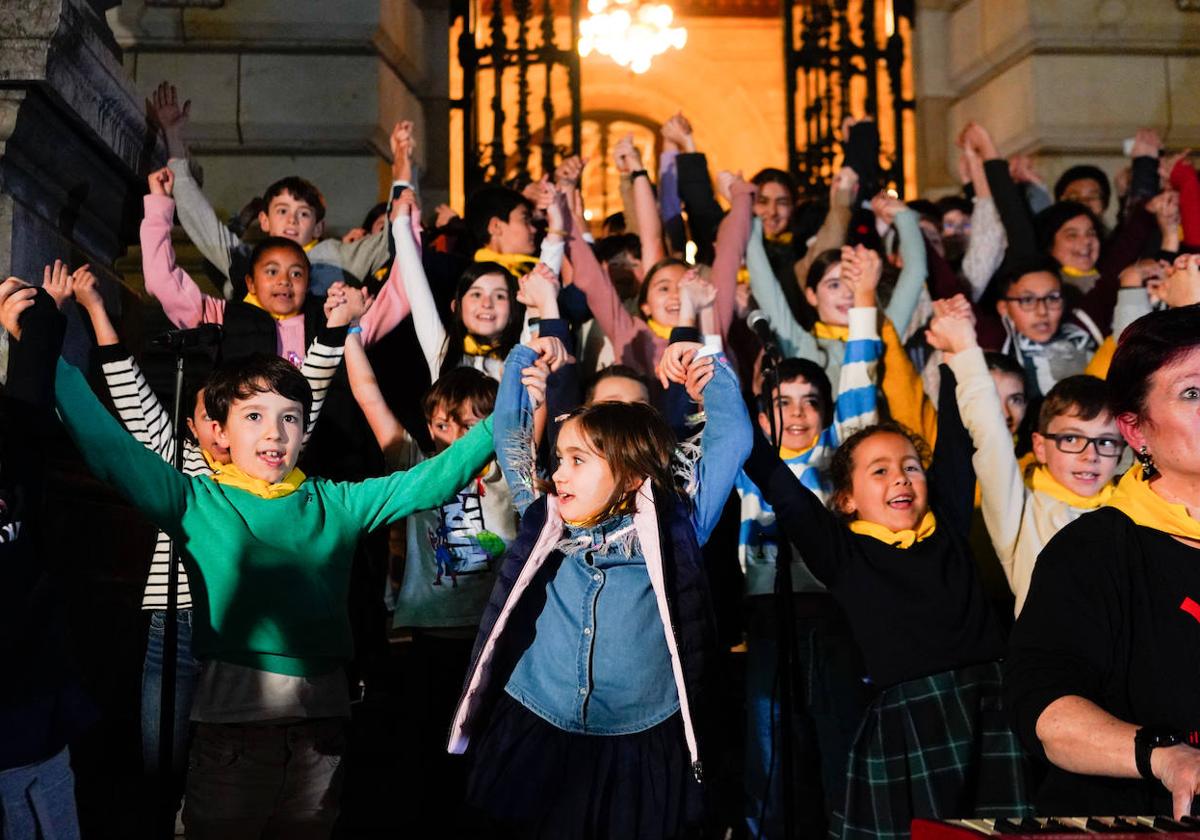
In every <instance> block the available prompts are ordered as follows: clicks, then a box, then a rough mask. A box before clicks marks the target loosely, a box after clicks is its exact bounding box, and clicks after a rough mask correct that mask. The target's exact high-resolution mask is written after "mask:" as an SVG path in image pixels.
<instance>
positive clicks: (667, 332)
mask: <svg viewBox="0 0 1200 840" xmlns="http://www.w3.org/2000/svg"><path fill="white" fill-rule="evenodd" d="M646 326H648V327H649V328H650V331H651V332H653V333H654V334H655V335H656V336H658V337H659V338H662V339H667V340H670V338H671V330H672V329H674V328H673V327H668V326H667V325H666V324H660V323H659V322H658V321H655V320H654V319H653V318H647V319H646Z"/></svg>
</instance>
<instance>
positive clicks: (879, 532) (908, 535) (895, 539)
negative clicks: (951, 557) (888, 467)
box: [850, 511, 1200, 548]
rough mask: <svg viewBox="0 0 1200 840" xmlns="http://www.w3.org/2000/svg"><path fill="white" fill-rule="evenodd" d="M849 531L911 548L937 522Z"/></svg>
mask: <svg viewBox="0 0 1200 840" xmlns="http://www.w3.org/2000/svg"><path fill="white" fill-rule="evenodd" d="M1197 525H1200V523H1197ZM850 530H851V531H853V532H854V533H856V534H862V535H863V536H866V537H874V538H875V539H877V540H879V541H880V542H885V543H887V544H888V545H890V546H891V547H892V548H912V547H913V545H914V544H916V543H919V542H921V540H923V539H925V538H926V537H929V536H932V535H933V532H934V531H935V530H937V520H936V519H934V518H933V511H927V512H926V513H925V516H924V518H922V519H921V522H920V524H919V525H917V529H916V530H915V531H910V530H904V531H891V530H888V529H887V528H885V527H884V526H882V525H879V524H876V523H874V522H867V521H865V520H862V519H855V520H854V521H853V522H851V523H850Z"/></svg>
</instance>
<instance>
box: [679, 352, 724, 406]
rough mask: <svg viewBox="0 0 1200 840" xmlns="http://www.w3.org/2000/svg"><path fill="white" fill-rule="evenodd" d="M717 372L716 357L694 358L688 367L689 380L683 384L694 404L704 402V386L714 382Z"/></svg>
mask: <svg viewBox="0 0 1200 840" xmlns="http://www.w3.org/2000/svg"><path fill="white" fill-rule="evenodd" d="M715 370H716V357H715V356H701V357H699V358H697V357H695V356H693V357H692V360H691V361H690V362H689V363H688V367H687V378H686V379H685V380H684V382H683V389H684V390H685V391H687V395H688V396H689V397H691V399H692V402H694V403H701V404H702V403H703V402H704V386H705V385H707V384H708V383H709V382H710V381H711V380H712V378H713V373H714V372H715Z"/></svg>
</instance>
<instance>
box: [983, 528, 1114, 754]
mask: <svg viewBox="0 0 1200 840" xmlns="http://www.w3.org/2000/svg"><path fill="white" fill-rule="evenodd" d="M1120 516H1122V514H1119V513H1116V512H1115V511H1107V510H1102V511H1099V512H1097V513H1089V514H1085V515H1084V516H1082V517H1080V518H1079V519H1077V520H1075V521H1074V522H1072V523H1071V524H1070V525H1068V526H1066V527H1065V528H1063V529H1062V530H1061V531H1059V532H1058V534H1056V535H1055V536H1054V538H1053V539H1051V540H1050V542H1049V543H1048V544H1047V545H1046V547H1045V548H1044V549H1042V553H1041V554H1040V555H1039V556H1038V560H1037V564H1036V565H1035V566H1034V567H1033V579H1032V581H1031V583H1030V586H1029V594H1028V596H1027V597H1026V599H1025V606H1024V607H1023V608H1022V609H1021V615H1020V616H1019V617H1018V618H1017V623H1016V625H1015V626H1014V627H1013V631H1012V635H1011V637H1010V638H1009V650H1008V658H1007V659H1006V660H1005V662H1004V692H1005V705H1006V706H1007V708H1008V710H1009V714H1010V716H1011V718H1012V720H1013V722H1014V724H1015V728H1016V732H1017V735H1018V736H1019V737H1020V738H1021V742H1022V743H1023V744H1024V745H1025V748H1026V749H1028V750H1029V751H1030V752H1032V753H1034V754H1035V755H1038V756H1042V757H1043V758H1044V757H1045V750H1044V749H1043V748H1042V744H1041V741H1040V740H1039V739H1038V737H1037V721H1038V718H1039V717H1041V714H1042V712H1044V711H1045V710H1046V707H1047V706H1049V705H1050V704H1051V703H1053V702H1054V701H1055V700H1057V699H1058V698H1060V697H1067V696H1072V695H1074V696H1079V697H1083V698H1085V699H1088V700H1091V701H1092V702H1094V703H1096V704H1097V705H1103V686H1104V676H1105V674H1107V673H1109V672H1110V671H1111V670H1112V667H1113V662H1112V654H1113V651H1114V650H1116V649H1117V647H1118V644H1117V641H1118V640H1117V638H1116V622H1115V621H1114V619H1119V616H1120V614H1121V601H1122V600H1123V599H1122V597H1121V590H1120V588H1119V587H1120V577H1119V576H1118V575H1115V574H1114V573H1113V570H1114V568H1115V566H1114V563H1113V560H1112V557H1113V552H1114V549H1116V548H1119V546H1115V545H1114V542H1115V541H1123V540H1124V539H1125V537H1122V536H1118V535H1116V534H1114V530H1115V529H1114V528H1112V527H1111V526H1106V525H1107V524H1108V523H1111V522H1112V521H1113V518H1114V517H1120ZM1102 523H1103V524H1102Z"/></svg>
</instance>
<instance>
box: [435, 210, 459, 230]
mask: <svg viewBox="0 0 1200 840" xmlns="http://www.w3.org/2000/svg"><path fill="white" fill-rule="evenodd" d="M433 212H434V214H435V215H434V219H433V224H434V226H436V227H440V228H441V227H445V226H446V225H448V224H450V223H451V222H452V221H454V220H455V219H457V218H458V213H456V212H454V208H453V207H451V206H450V205H449V204H439V205H438V206H437V207H436V208H435V209H434V211H433Z"/></svg>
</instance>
